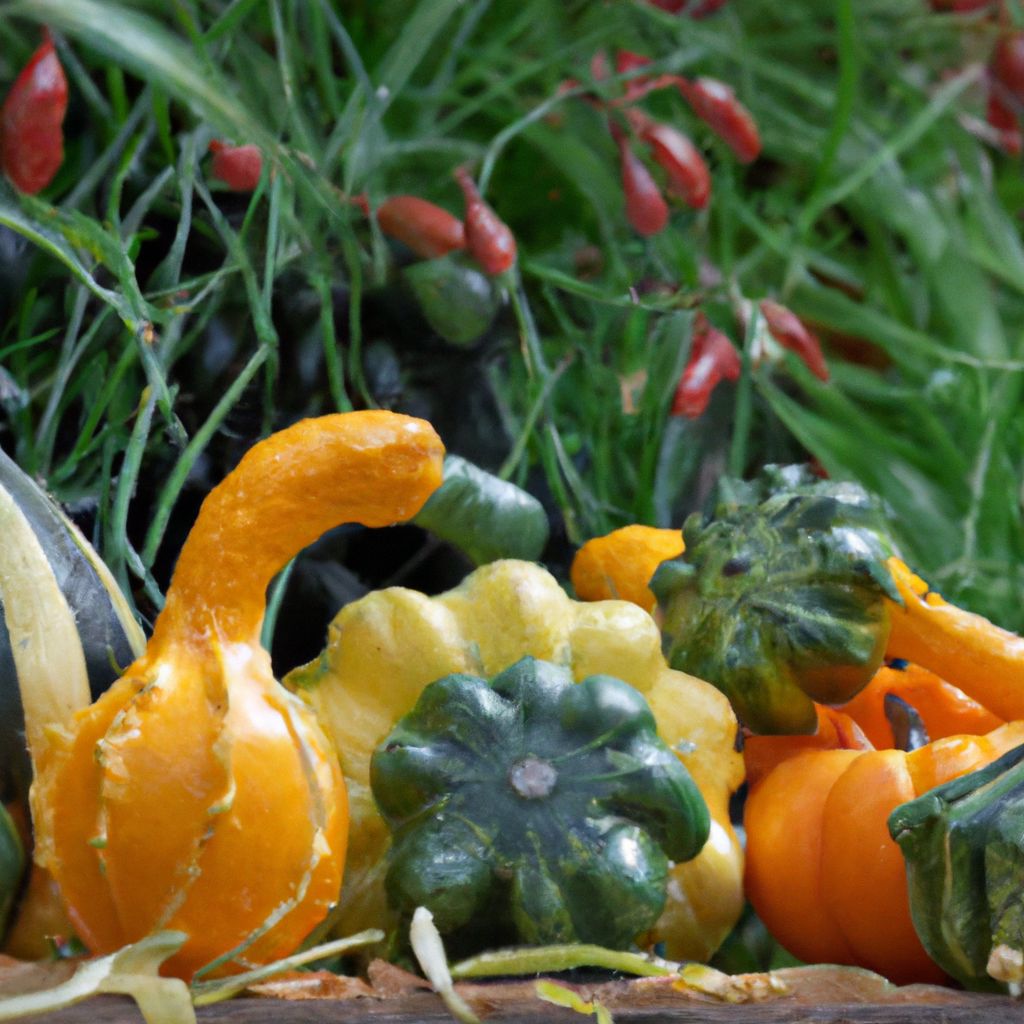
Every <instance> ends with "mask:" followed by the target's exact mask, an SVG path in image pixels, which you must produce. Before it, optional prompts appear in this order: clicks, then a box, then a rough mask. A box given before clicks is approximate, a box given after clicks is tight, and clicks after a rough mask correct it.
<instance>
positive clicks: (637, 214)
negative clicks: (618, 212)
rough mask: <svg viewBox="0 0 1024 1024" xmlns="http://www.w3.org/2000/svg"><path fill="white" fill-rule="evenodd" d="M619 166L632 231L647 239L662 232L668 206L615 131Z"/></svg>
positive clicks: (648, 172)
mask: <svg viewBox="0 0 1024 1024" xmlns="http://www.w3.org/2000/svg"><path fill="white" fill-rule="evenodd" d="M613 134H614V135H615V141H616V142H617V143H618V144H619V159H620V161H621V165H622V191H623V192H624V193H625V194H626V219H627V220H628V221H629V223H630V224H631V225H632V226H633V229H634V230H635V231H636V232H637V233H638V234H641V235H643V236H644V237H645V238H649V237H650V236H651V235H656V234H657V233H658V232H659V231H662V230H663V229H664V227H665V225H666V224H667V223H668V203H666V202H665V197H664V196H663V195H662V194H661V190H660V189H659V188H658V183H657V182H656V181H655V180H654V178H653V176H652V175H651V172H650V171H649V170H647V167H646V166H645V165H644V162H643V161H642V160H641V159H640V158H639V157H638V156H637V155H636V153H634V152H633V150H632V147H631V146H630V145H629V140H628V139H627V138H626V136H625V134H624V133H623V132H621V131H615V132H614V133H613Z"/></svg>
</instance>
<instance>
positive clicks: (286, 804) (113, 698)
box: [32, 412, 444, 978]
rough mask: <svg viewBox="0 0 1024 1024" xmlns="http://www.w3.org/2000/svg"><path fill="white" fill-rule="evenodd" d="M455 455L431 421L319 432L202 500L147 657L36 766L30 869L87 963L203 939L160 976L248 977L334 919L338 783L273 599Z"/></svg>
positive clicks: (410, 498)
mask: <svg viewBox="0 0 1024 1024" xmlns="http://www.w3.org/2000/svg"><path fill="white" fill-rule="evenodd" d="M443 454H444V450H443V447H442V445H441V442H440V439H439V438H438V437H437V435H436V433H435V432H434V431H433V429H432V428H431V427H430V425H429V424H427V423H425V422H423V421H422V420H415V419H412V418H410V417H407V416H399V415H397V414H393V413H389V412H359V413H346V414H339V415H335V416H325V417H321V418H319V419H314V420H304V421H302V422H301V423H297V424H295V425H294V426H292V427H289V428H288V429H287V430H284V431H281V432H280V433H278V434H275V435H273V436H272V437H270V438H268V439H267V440H266V441H263V442H261V443H260V444H258V445H257V446H256V447H254V448H253V449H252V450H251V451H250V452H249V453H248V454H247V455H246V456H245V457H244V458H243V459H242V461H241V463H240V464H239V465H238V467H237V468H236V469H235V470H234V471H233V472H232V473H231V474H229V476H228V477H227V478H226V479H225V480H224V482H223V483H221V484H220V485H219V486H218V487H217V488H215V489H214V490H213V491H212V492H211V493H210V495H209V496H208V497H207V499H206V501H205V502H204V504H203V506H202V509H201V510H200V513H199V518H198V520H197V522H196V525H195V527H194V528H193V530H192V532H191V534H190V535H189V538H188V540H187V541H186V544H185V546H184V548H183V550H182V553H181V556H180V558H179V560H178V564H177V567H176V569H175V574H174V579H173V581H172V583H171V587H170V589H169V591H168V594H167V602H166V605H165V607H164V609H163V611H162V612H161V614H160V616H159V618H158V619H157V622H156V625H155V627H154V632H153V636H152V638H151V640H150V641H149V644H148V646H147V648H146V650H145V653H144V654H143V655H142V656H141V657H140V658H139V659H138V660H137V661H136V662H134V664H132V665H131V666H130V667H129V668H128V670H127V671H126V672H125V674H124V676H123V677H122V678H121V679H119V680H118V681H117V682H116V683H115V684H114V686H113V687H112V688H111V689H110V690H108V691H107V692H106V693H105V694H104V695H103V696H102V697H101V698H100V699H99V700H97V701H96V702H95V703H94V704H92V705H91V706H89V707H87V708H85V709H83V710H82V711H80V712H78V713H77V714H76V715H75V716H74V717H73V718H72V719H70V720H69V721H67V722H55V723H54V724H53V725H52V727H51V728H49V729H48V730H47V734H46V741H45V742H44V743H42V744H40V745H39V746H38V747H37V748H34V749H33V761H34V764H35V768H36V781H35V783H34V785H33V790H32V805H33V824H34V827H35V834H36V850H35V856H36V860H37V861H38V863H39V864H40V865H41V866H42V867H44V868H46V869H47V870H49V871H50V872H51V873H52V875H53V877H54V878H55V879H56V881H57V883H58V885H59V886H60V890H61V894H62V898H63V900H64V903H65V905H66V908H67V911H68V914H69V916H70V919H71V921H72V922H73V924H74V926H75V929H76V931H77V932H78V933H79V935H80V936H81V938H82V939H83V940H84V942H85V943H86V945H87V946H88V947H89V948H90V950H91V951H92V952H94V953H108V952H111V951H113V950H116V949H118V948H119V947H121V946H123V945H125V944H126V943H128V942H133V941H136V940H138V939H140V938H142V937H143V936H145V935H146V934H148V933H149V932H151V931H155V930H157V929H161V928H169V929H175V930H180V931H183V932H185V933H186V934H187V935H188V936H189V939H188V941H187V942H186V943H185V945H184V947H183V948H182V950H181V952H180V953H179V954H177V955H176V956H175V957H174V958H173V959H172V960H171V961H169V962H168V965H167V967H166V971H168V972H170V973H173V974H177V975H180V976H181V977H184V978H190V977H192V975H193V974H194V972H195V971H196V970H197V969H199V968H200V967H202V966H203V965H205V964H208V963H209V962H210V961H213V960H215V959H218V958H224V961H223V963H222V964H221V966H220V970H222V971H237V970H240V969H244V968H245V967H247V966H250V965H252V964H258V963H266V962H268V961H271V960H274V959H277V958H279V957H281V956H284V955H287V954H288V953H290V952H292V951H294V949H295V948H297V946H298V945H299V943H300V942H301V941H302V939H303V938H305V936H306V935H307V934H308V933H309V931H310V930H311V929H312V928H313V927H314V926H315V925H316V924H317V923H318V922H319V921H321V920H322V919H323V917H324V916H325V915H326V913H327V911H328V909H329V908H330V906H331V905H332V904H333V903H334V902H335V901H336V899H337V895H338V892H339V889H340V885H341V876H342V868H343V864H344V858H345V844H346V837H347V825H348V814H347V802H346V794H345V787H344V782H343V779H342V777H341V773H340V771H339V769H338V763H337V758H336V756H335V754H334V751H333V749H332V748H331V746H330V742H329V740H328V739H327V738H326V736H325V735H324V734H323V732H322V730H321V729H320V727H319V725H318V723H317V722H316V720H315V718H314V716H313V714H312V713H311V711H310V710H309V708H308V707H307V706H305V705H304V704H303V703H302V702H301V701H298V700H296V699H295V698H294V696H293V695H291V694H290V693H288V692H287V691H286V690H285V689H283V688H282V687H281V686H280V684H278V683H277V682H276V681H275V679H274V677H273V674H272V672H271V666H270V657H269V655H268V654H267V652H266V651H265V650H263V648H262V647H261V646H260V643H259V637H260V627H261V625H262V621H263V616H264V611H265V594H266V589H267V586H268V584H269V583H270V581H271V579H272V578H273V576H274V575H275V573H276V572H277V571H278V570H279V569H280V568H281V567H282V566H283V565H284V564H285V563H286V562H287V561H288V559H289V558H291V557H292V556H293V555H294V554H296V553H297V552H298V551H300V550H301V549H302V548H304V547H305V546H306V545H308V544H309V543H311V542H312V541H313V540H315V539H316V538H317V537H318V536H320V534H322V533H323V532H324V531H325V530H326V529H328V528H330V527H332V526H334V525H336V524H338V523H342V522H360V523H363V524H365V525H367V526H384V525H387V524H389V523H393V522H396V521H399V520H403V519H407V518H409V517H411V516H412V515H415V513H416V512H417V511H418V510H419V508H420V506H421V505H422V504H423V502H424V501H426V499H427V497H429V495H430V494H431V492H432V491H433V490H434V489H435V488H436V487H437V486H438V485H439V483H440V480H441V461H442V458H443Z"/></svg>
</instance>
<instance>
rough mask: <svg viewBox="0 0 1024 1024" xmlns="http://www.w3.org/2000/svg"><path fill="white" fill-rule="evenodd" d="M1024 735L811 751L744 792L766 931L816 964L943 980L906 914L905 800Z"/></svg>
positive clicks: (1016, 731) (1008, 732)
mask: <svg viewBox="0 0 1024 1024" xmlns="http://www.w3.org/2000/svg"><path fill="white" fill-rule="evenodd" d="M1022 742H1024V722H1010V723H1008V724H1006V725H1003V726H1000V727H999V728H997V729H995V730H993V731H992V732H990V733H989V734H987V735H986V736H950V737H945V738H943V739H939V740H935V741H934V742H932V743H929V744H927V745H926V746H923V747H921V748H919V749H918V750H914V751H911V752H909V753H908V752H906V751H900V750H814V749H811V750H807V749H803V750H801V751H799V752H797V753H795V754H794V755H793V756H791V757H789V758H783V759H782V760H781V763H779V764H778V765H777V767H775V768H774V769H773V770H771V771H770V772H769V773H768V774H767V775H766V776H765V777H764V778H763V780H762V781H760V782H758V783H757V784H755V785H754V786H753V787H752V789H751V790H750V793H749V795H748V798H747V804H746V809H745V825H746V834H747V850H746V852H747V861H746V876H745V881H746V887H747V895H748V897H749V899H750V901H751V903H752V904H753V906H754V909H755V910H756V911H757V913H758V915H759V916H760V917H761V919H762V920H763V921H764V923H765V925H766V927H767V928H768V930H769V931H770V932H771V933H772V934H773V935H774V936H775V937H776V938H777V939H778V940H779V941H780V942H781V943H782V944H783V945H784V946H785V947H786V948H787V949H788V950H789V951H790V952H791V953H793V954H794V955H795V956H797V957H799V958H800V959H802V960H805V961H807V962H809V963H819V962H831V963H845V964H853V965H856V966H860V967H867V968H869V969H871V970H874V971H877V972H878V973H880V974H883V975H885V977H887V978H889V979H890V980H891V981H893V982H896V983H897V984H909V983H912V982H942V981H943V980H945V975H944V973H943V972H942V971H941V970H940V969H939V968H938V967H937V966H936V965H935V964H934V963H933V961H932V960H931V958H930V957H929V956H928V955H927V954H926V953H925V951H924V948H923V947H922V946H921V944H920V942H919V940H918V938H917V935H916V933H915V932H914V929H913V925H912V923H911V919H910V909H909V904H908V899H907V891H906V877H905V869H904V865H903V858H902V854H901V853H900V851H899V848H898V847H897V846H896V844H895V843H894V842H893V841H892V840H891V839H890V838H889V832H888V828H887V826H886V821H887V819H888V816H889V813H890V812H891V811H892V810H893V808H895V807H896V806H897V805H898V804H900V803H903V802H904V801H906V800H910V799H913V798H914V797H916V796H920V795H921V794H922V793H924V792H926V791H927V790H928V789H931V788H933V787H934V786H937V785H939V784H941V783H943V782H946V781H949V780H950V779H953V778H956V777H957V776H959V775H963V774H966V773H967V772H969V771H973V770H974V769H976V768H980V767H982V766H983V765H986V764H989V763H990V762H991V761H994V760H995V759H996V758H997V757H999V756H1001V755H1002V754H1004V753H1006V751H1008V750H1010V749H1012V748H1013V747H1014V746H1017V745H1018V744H1020V743H1022Z"/></svg>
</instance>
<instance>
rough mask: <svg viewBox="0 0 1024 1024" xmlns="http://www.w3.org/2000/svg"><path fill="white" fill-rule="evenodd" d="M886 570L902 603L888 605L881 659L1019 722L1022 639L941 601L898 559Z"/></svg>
mask: <svg viewBox="0 0 1024 1024" xmlns="http://www.w3.org/2000/svg"><path fill="white" fill-rule="evenodd" d="M886 564H887V565H888V567H889V571H890V572H891V573H892V578H893V582H894V583H895V584H896V588H897V590H898V591H899V593H900V597H901V598H902V599H903V604H902V605H900V604H896V602H894V601H890V602H888V604H889V613H890V619H891V621H892V631H891V633H890V634H889V641H888V644H887V646H886V656H887V657H889V658H905V659H906V660H907V661H911V662H914V664H917V665H921V666H923V667H924V668H927V669H930V670H931V671H932V672H935V673H936V674H937V675H940V676H941V677H942V678H943V679H945V680H946V681H947V682H948V683H951V684H952V685H953V686H956V687H958V688H959V689H961V690H963V691H964V693H966V694H968V695H969V696H970V697H972V698H973V699H974V700H976V701H979V702H980V703H981V704H983V705H984V706H985V707H986V708H988V709H989V711H991V712H992V713H993V714H995V715H998V716H999V717H1000V718H1004V719H1006V721H1012V720H1013V719H1015V718H1024V637H1019V636H1017V635H1016V634H1015V633H1010V632H1008V631H1007V630H1005V629H1000V628H999V627H998V626H996V625H994V624H993V623H991V622H989V620H988V619H986V618H984V617H983V616H981V615H975V614H974V613H973V612H968V611H964V610H963V609H962V608H958V607H957V606H956V605H953V604H950V603H949V602H948V601H945V600H943V598H942V597H941V596H940V595H939V594H938V593H936V592H935V591H934V590H930V589H929V587H928V584H927V583H925V581H924V580H922V579H921V578H920V577H919V576H916V575H914V573H912V572H911V571H910V569H908V568H907V566H906V565H904V564H903V562H901V561H899V559H897V558H890V559H889V560H888V562H887V563H886Z"/></svg>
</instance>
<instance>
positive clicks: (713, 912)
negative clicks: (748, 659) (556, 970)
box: [285, 559, 743, 959]
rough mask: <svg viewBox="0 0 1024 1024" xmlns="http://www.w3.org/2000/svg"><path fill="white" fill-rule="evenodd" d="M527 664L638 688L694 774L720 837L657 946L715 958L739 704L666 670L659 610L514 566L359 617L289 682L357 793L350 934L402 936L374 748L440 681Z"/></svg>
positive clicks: (725, 928) (728, 866)
mask: <svg viewBox="0 0 1024 1024" xmlns="http://www.w3.org/2000/svg"><path fill="white" fill-rule="evenodd" d="M527 655H530V656H533V657H535V658H538V659H541V660H544V661H550V662H554V663H555V664H558V665H562V666H564V667H565V668H566V669H567V670H568V671H569V672H570V673H571V674H572V677H573V678H574V679H576V680H582V679H585V678H586V677H587V676H590V675H595V674H603V675H611V676H615V677H616V678H618V679H622V680H623V681H625V682H627V683H629V684H630V685H631V686H633V687H635V688H636V689H637V690H639V691H640V692H641V693H642V694H643V695H644V697H645V698H646V700H647V701H648V703H649V704H650V706H651V710H652V711H653V713H654V717H655V720H656V721H657V723H658V733H659V735H660V736H661V738H662V739H663V740H664V741H665V742H666V743H668V745H669V746H670V747H672V748H673V749H675V750H676V751H677V754H678V756H679V757H680V758H681V760H682V763H683V764H684V765H685V766H686V767H687V769H688V770H689V772H690V775H691V776H692V777H693V780H694V782H696V784H697V786H698V788H699V789H700V791H701V794H702V795H703V797H704V800H705V802H706V803H707V806H708V810H709V812H710V815H711V833H710V838H709V839H708V842H707V843H705V844H704V847H703V848H702V850H701V852H700V853H699V854H698V855H697V856H696V857H695V858H694V859H693V860H690V861H687V862H686V863H682V864H676V865H674V866H673V867H672V868H671V869H670V872H669V876H670V881H669V886H668V897H667V900H666V905H665V910H664V912H663V914H662V916H661V918H660V919H659V921H658V922H657V923H656V924H655V926H654V927H653V928H652V929H651V930H650V933H649V934H648V936H647V937H646V941H647V942H649V943H653V942H659V941H663V942H664V943H665V951H666V954H667V955H668V956H671V957H676V958H690V959H706V958H707V957H709V956H710V955H711V953H713V952H714V950H715V949H716V948H717V946H718V944H719V943H720V942H721V941H722V939H723V938H724V937H725V936H726V934H728V932H729V930H730V929H731V928H732V925H733V924H734V923H735V921H736V919H737V918H738V917H739V914H740V911H741V910H742V907H743V893H742V884H741V875H742V852H741V850H740V846H739V842H738V839H737V837H736V833H735V832H734V830H733V828H732V825H731V824H730V821H729V806H728V805H729V797H730V795H731V793H732V792H733V791H734V790H735V789H736V788H737V787H738V786H739V784H740V782H741V781H742V777H743V762H742V758H741V756H740V754H739V753H738V752H737V751H736V749H735V742H736V729H737V726H736V718H735V716H734V715H733V713H732V711H731V709H730V707H729V703H728V701H727V700H726V699H725V697H724V696H723V695H722V694H721V693H719V692H718V691H717V690H716V689H715V688H714V687H713V686H711V685H710V684H708V683H705V682H704V681H703V680H700V679H695V678H693V677H692V676H687V675H685V674H684V673H681V672H676V671H674V670H672V669H670V668H669V667H668V666H667V665H666V664H665V660H664V658H663V657H662V654H661V645H660V636H659V633H658V628H657V626H656V625H655V623H654V620H653V619H652V618H651V616H650V615H649V614H647V613H646V612H644V611H642V610H641V609H639V608H637V607H636V606H635V605H632V604H629V603H627V602H625V601H598V602H593V603H584V602H576V601H573V600H571V599H570V598H569V597H568V596H567V595H566V594H565V592H564V591H563V590H562V588H561V587H560V586H559V585H558V582H557V581H556V580H555V579H554V577H553V576H551V574H550V573H548V572H547V571H546V570H544V569H542V568H541V567H540V566H538V565H534V564H532V563H528V562H522V561H517V560H511V559H510V560H503V561H498V562H492V563H490V564H489V565H485V566H482V567H481V568H479V569H477V570H476V571H475V572H473V573H472V574H470V575H469V576H467V577H466V579H465V580H464V581H463V582H462V584H461V585H460V586H459V587H457V588H455V589H454V590H451V591H448V592H447V593H445V594H441V595H439V596H437V597H434V598H429V597H426V596H425V595H423V594H420V593H417V592H416V591H413V590H407V589H404V588H401V587H392V588H389V589H386V590H379V591H375V592H373V593H371V594H368V595H366V596H365V597H363V598H361V599H360V600H358V601H355V602H353V603H351V604H348V605H346V606H345V607H344V608H343V609H342V610H341V611H340V612H339V614H338V615H337V617H336V618H335V620H334V622H333V623H332V624H331V627H330V630H329V634H328V642H327V647H326V649H325V651H324V652H323V654H322V655H321V656H320V658H318V659H317V660H316V661H314V662H312V663H311V664H309V665H307V666H304V667H303V668H300V669H296V670H295V671H293V672H292V673H290V674H289V675H288V676H287V677H286V678H285V684H286V685H287V686H290V687H291V688H293V689H294V690H295V691H296V692H298V693H300V694H301V695H302V697H303V698H304V699H305V700H306V701H308V702H309V704H310V706H311V707H312V708H313V709H314V710H315V711H316V714H317V717H318V719H319V720H320V721H321V722H322V723H323V725H324V728H325V729H326V731H327V732H328V734H329V735H330V736H331V737H332V739H333V740H334V744H335V747H336V748H337V750H338V754H339V758H340V761H341V766H342V771H343V773H344V776H345V781H346V784H347V787H348V792H349V798H350V814H351V833H350V845H349V852H348V864H347V867H346V872H345V886H344V889H343V892H342V899H341V903H340V904H339V907H338V911H337V926H336V927H337V929H338V931H340V932H341V933H343V934H350V933H351V932H354V931H357V930H359V929H361V928H366V927H390V926H393V925H394V915H393V913H392V912H390V911H389V910H388V907H387V901H386V898H385V891H384V875H385V872H386V851H387V848H388V843H389V831H388V828H387V825H386V823H385V822H384V820H383V818H382V816H381V814H380V812H379V810H378V808H377V806H376V804H375V802H374V800H373V795H372V792H371V790H370V759H371V755H372V753H373V751H374V749H375V748H376V747H377V745H378V744H379V743H380V742H381V740H383V738H384V737H385V736H386V735H387V734H388V733H389V732H390V731H391V730H392V729H393V728H394V726H395V724H396V723H397V722H398V720H399V719H400V718H401V717H402V716H403V715H404V714H406V713H407V712H408V711H409V710H410V709H411V708H412V707H413V705H414V704H415V703H416V701H417V699H418V698H419V696H420V693H421V692H422V691H423V689H424V688H425V687H426V686H427V685H428V684H429V683H432V682H434V681H435V680H437V679H440V678H442V677H444V676H447V675H450V674H452V673H468V674H471V675H475V676H482V677H484V678H490V677H492V676H494V675H496V674H498V673H499V672H501V671H503V670H504V669H506V668H508V667H509V666H511V665H513V664H514V663H515V662H517V661H519V660H520V659H521V658H523V657H524V656H527Z"/></svg>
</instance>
